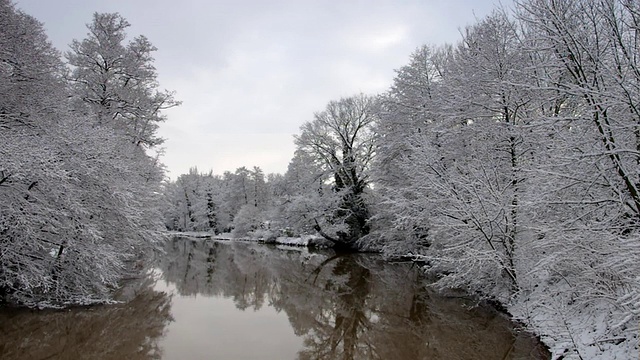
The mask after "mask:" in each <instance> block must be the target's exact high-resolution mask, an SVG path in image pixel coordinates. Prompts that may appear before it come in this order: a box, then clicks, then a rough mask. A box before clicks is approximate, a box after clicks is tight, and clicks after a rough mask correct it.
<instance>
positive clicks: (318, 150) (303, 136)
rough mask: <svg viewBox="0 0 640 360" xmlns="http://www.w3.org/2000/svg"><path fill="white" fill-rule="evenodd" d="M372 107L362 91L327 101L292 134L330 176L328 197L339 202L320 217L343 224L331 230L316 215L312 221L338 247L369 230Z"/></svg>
mask: <svg viewBox="0 0 640 360" xmlns="http://www.w3.org/2000/svg"><path fill="white" fill-rule="evenodd" d="M375 106H376V101H375V98H373V97H370V96H365V95H362V94H360V95H356V96H352V97H349V98H342V99H340V100H338V101H331V102H329V104H328V105H327V107H326V109H325V110H324V111H322V112H318V113H316V114H315V115H314V120H313V121H310V122H307V123H305V124H303V125H302V127H301V132H300V135H298V136H296V138H295V143H296V145H297V147H298V151H300V152H303V153H306V154H307V156H308V158H309V159H310V160H311V161H312V162H313V163H314V164H315V165H316V166H317V168H318V169H321V170H322V171H323V172H324V173H325V174H326V175H328V176H330V177H331V185H332V193H333V194H332V195H333V196H337V197H338V198H339V201H338V202H336V205H337V206H335V207H333V208H332V209H330V212H329V213H324V214H323V216H324V219H325V220H326V221H327V222H328V223H329V224H337V225H341V226H342V227H343V228H342V229H340V230H337V231H335V232H333V233H329V232H328V231H325V229H323V225H322V224H321V222H320V221H319V219H318V217H313V221H314V222H315V224H314V225H315V228H316V230H317V231H319V232H320V233H321V234H322V235H323V236H324V237H326V238H327V239H328V240H331V241H333V242H334V243H335V244H336V245H337V246H344V247H347V248H349V247H355V242H356V241H357V240H358V239H360V238H361V237H362V236H364V235H366V234H368V232H369V224H368V223H367V221H368V219H369V208H368V204H367V203H366V194H365V192H366V190H367V188H368V185H369V181H370V179H369V176H370V174H369V171H370V166H371V162H372V160H373V156H374V154H375V138H376V133H375V131H374V130H373V129H374V124H375V120H376V117H375V112H374V107H375Z"/></svg>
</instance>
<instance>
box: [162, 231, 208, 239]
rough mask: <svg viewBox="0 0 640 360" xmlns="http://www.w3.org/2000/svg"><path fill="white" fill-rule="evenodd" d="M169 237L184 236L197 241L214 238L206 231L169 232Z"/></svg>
mask: <svg viewBox="0 0 640 360" xmlns="http://www.w3.org/2000/svg"><path fill="white" fill-rule="evenodd" d="M168 233H169V235H170V236H184V237H191V238H198V239H210V238H212V237H213V236H215V235H214V234H213V233H210V232H206V231H169V232H168Z"/></svg>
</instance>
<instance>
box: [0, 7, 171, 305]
mask: <svg viewBox="0 0 640 360" xmlns="http://www.w3.org/2000/svg"><path fill="white" fill-rule="evenodd" d="M0 22H1V24H0V29H2V30H0V43H1V44H2V50H0V89H2V93H3V94H6V95H7V96H2V97H1V98H0V128H1V129H2V131H0V141H1V142H2V146H1V147H0V293H1V295H2V297H3V299H4V300H7V301H10V302H14V303H19V304H28V305H30V304H35V303H42V302H48V303H57V304H65V303H80V302H86V301H94V300H97V301H102V300H105V299H107V298H109V296H110V295H111V293H112V291H113V290H114V289H115V288H116V287H117V286H118V285H119V282H120V280H121V279H122V278H123V277H125V276H129V275H132V274H134V273H135V272H136V271H139V270H140V268H141V265H143V262H142V260H143V259H144V256H145V255H146V254H148V251H150V250H152V249H153V248H154V244H155V243H156V242H157V241H158V240H160V239H161V236H160V233H159V230H160V228H159V227H158V225H160V223H159V220H160V218H159V217H158V212H157V202H158V200H159V199H158V196H157V194H158V191H159V187H158V185H159V180H160V179H161V178H162V171H161V169H160V167H159V166H158V164H157V160H156V159H152V158H150V157H148V156H147V155H146V154H145V153H144V151H143V149H142V148H141V147H138V146H136V145H134V144H132V143H131V141H130V139H127V138H126V137H123V136H121V135H120V134H119V133H118V132H117V131H114V129H113V128H111V127H106V126H94V124H95V122H94V121H93V118H92V115H91V114H86V115H85V114H84V113H83V112H79V111H76V109H75V108H74V107H73V106H74V104H70V103H69V102H68V101H67V99H68V94H69V89H68V86H67V85H66V83H65V82H64V74H65V70H64V66H63V65H62V61H61V60H60V57H59V55H58V53H57V52H56V51H55V50H54V49H53V48H52V47H51V45H50V44H49V43H48V42H47V39H46V36H45V34H44V32H43V30H42V26H41V25H40V24H39V23H38V22H37V21H36V20H34V19H33V18H32V17H30V16H28V15H25V14H24V13H22V12H19V11H17V10H16V9H15V8H14V7H13V5H12V4H11V3H10V2H9V1H4V0H3V1H0Z"/></svg>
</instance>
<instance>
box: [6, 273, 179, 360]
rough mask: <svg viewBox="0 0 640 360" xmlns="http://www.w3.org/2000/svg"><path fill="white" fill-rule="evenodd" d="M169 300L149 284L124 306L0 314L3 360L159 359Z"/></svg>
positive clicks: (13, 311)
mask: <svg viewBox="0 0 640 360" xmlns="http://www.w3.org/2000/svg"><path fill="white" fill-rule="evenodd" d="M170 307H171V298H170V297H169V296H167V295H166V294H165V293H162V292H157V291H154V290H153V282H152V281H151V280H149V281H147V282H146V283H145V284H144V285H143V286H142V288H141V290H138V293H137V295H136V297H135V298H134V299H133V300H131V301H130V302H128V303H126V304H118V305H105V306H93V307H87V308H72V309H66V310H55V311H54V310H44V311H32V310H24V309H19V310H12V309H4V310H3V311H2V312H0V358H1V359H133V360H136V359H160V358H161V357H162V352H161V351H160V348H159V345H158V340H159V339H161V338H162V335H163V333H164V329H165V327H166V325H167V324H168V323H169V322H170V321H171V313H170Z"/></svg>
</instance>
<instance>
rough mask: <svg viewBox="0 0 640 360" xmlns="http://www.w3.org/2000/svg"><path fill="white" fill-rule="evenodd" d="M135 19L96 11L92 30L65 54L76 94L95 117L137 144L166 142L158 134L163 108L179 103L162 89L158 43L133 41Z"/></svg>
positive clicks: (162, 117) (142, 37) (75, 41)
mask: <svg viewBox="0 0 640 360" xmlns="http://www.w3.org/2000/svg"><path fill="white" fill-rule="evenodd" d="M129 26H130V24H129V23H128V22H127V20H125V19H124V18H123V17H122V16H121V15H120V14H117V13H113V14H110V13H102V14H101V13H94V15H93V22H92V23H90V24H88V25H87V28H88V30H89V32H88V33H87V38H85V39H83V40H82V41H78V40H74V41H73V42H72V43H71V50H70V51H68V52H67V53H66V58H67V60H68V62H69V64H70V65H71V67H72V70H73V71H72V73H71V79H72V82H73V83H74V93H75V94H76V95H77V96H78V98H79V99H80V100H82V102H83V104H85V105H86V106H87V107H88V109H87V110H88V111H89V112H90V113H92V114H94V115H95V116H96V119H97V121H98V124H101V125H105V124H109V125H110V127H111V128H112V129H114V130H116V129H117V130H118V131H121V132H122V134H123V135H125V136H127V137H128V138H129V139H130V141H131V142H133V143H134V144H136V145H144V146H154V145H158V144H160V143H162V139H161V138H159V137H158V136H157V134H156V130H157V129H158V124H159V122H161V121H164V120H165V117H164V115H163V114H162V113H161V111H162V110H164V109H168V108H171V107H174V106H176V105H178V104H179V103H178V102H177V101H175V100H174V98H173V94H172V93H170V92H168V91H166V90H164V91H159V90H158V82H157V74H156V71H155V68H154V66H153V56H152V54H153V52H154V51H156V50H157V49H156V47H155V46H153V45H152V44H151V43H150V42H149V40H148V39H147V38H146V37H145V36H142V35H141V36H138V37H135V38H134V39H133V40H131V41H130V42H129V43H128V44H126V45H125V44H124V41H125V40H126V38H127V34H126V32H125V30H126V29H127V28H128V27H129Z"/></svg>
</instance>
